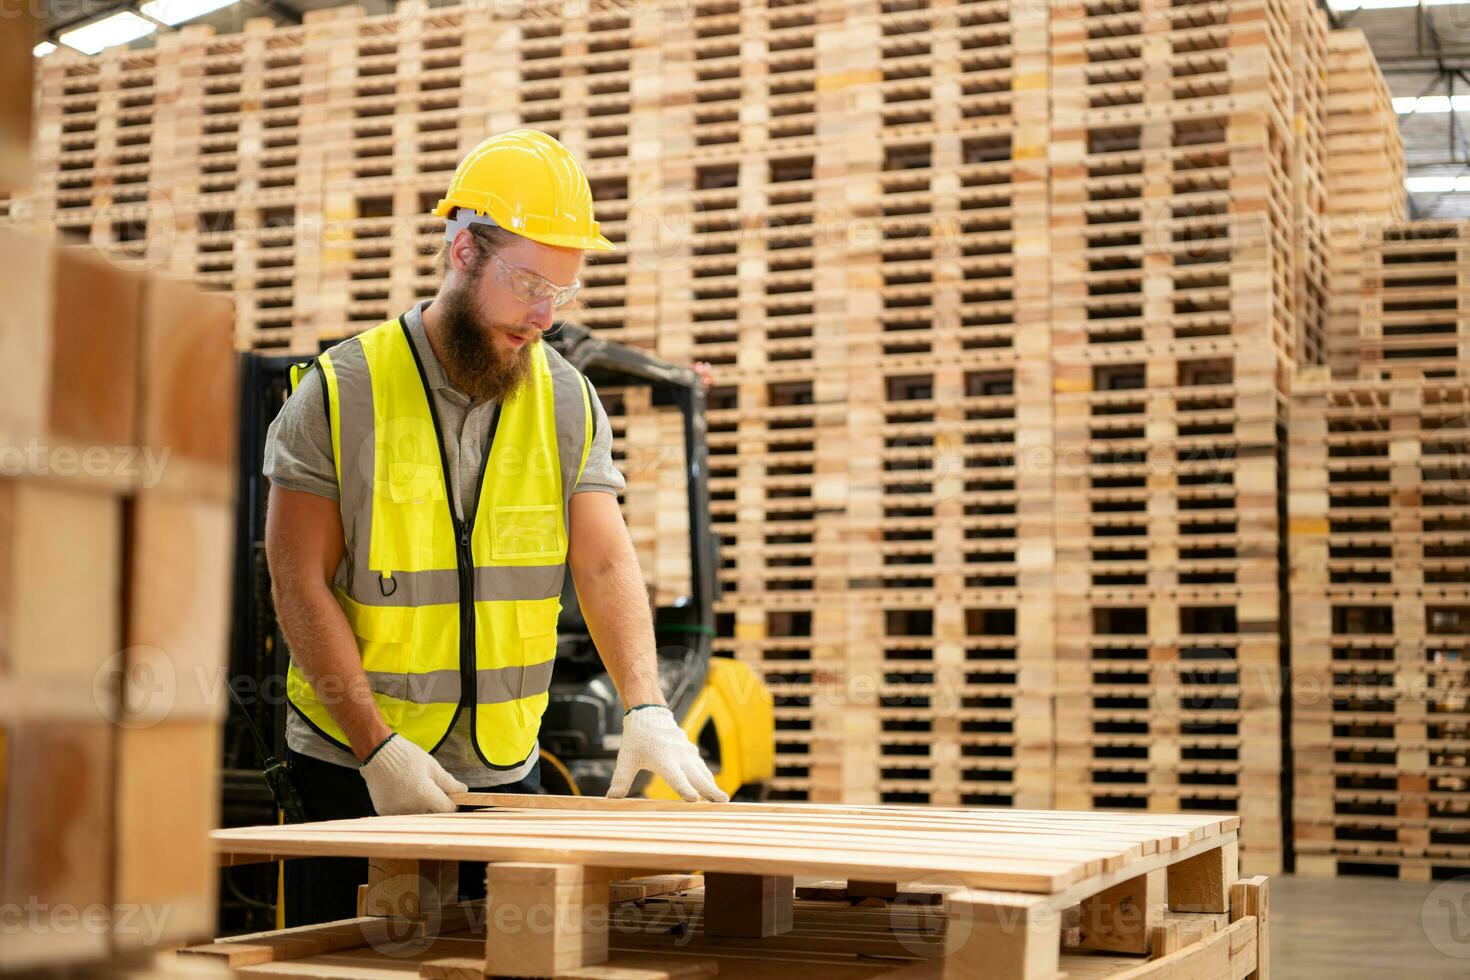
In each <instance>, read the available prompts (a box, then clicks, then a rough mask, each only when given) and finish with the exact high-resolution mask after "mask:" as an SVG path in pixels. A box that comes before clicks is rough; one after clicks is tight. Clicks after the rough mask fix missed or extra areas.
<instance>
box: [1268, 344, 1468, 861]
mask: <svg viewBox="0 0 1470 980" xmlns="http://www.w3.org/2000/svg"><path fill="white" fill-rule="evenodd" d="M1292 414H1293V418H1292V470H1291V514H1290V517H1291V536H1290V543H1291V550H1292V656H1293V661H1294V667H1293V673H1294V675H1295V677H1294V681H1293V684H1292V690H1291V692H1290V694H1291V704H1292V735H1293V738H1292V741H1293V745H1294V767H1295V770H1296V772H1295V794H1294V801H1293V815H1294V817H1293V818H1294V823H1295V839H1296V849H1297V870H1298V871H1299V872H1302V873H1306V874H1317V875H1332V874H1337V873H1349V874H1351V873H1365V872H1366V873H1372V874H1380V875H1382V874H1388V875H1391V876H1395V877H1399V878H1412V879H1418V880H1430V879H1438V878H1446V877H1451V876H1454V875H1460V874H1465V873H1466V872H1467V871H1470V838H1467V829H1470V784H1467V780H1466V757H1467V755H1470V702H1467V699H1466V696H1465V690H1466V683H1467V680H1470V675H1467V667H1466V660H1467V655H1470V489H1467V488H1470V384H1467V382H1466V381H1464V380H1463V379H1456V380H1425V379H1424V378H1423V377H1422V376H1420V374H1419V373H1418V372H1417V371H1413V370H1405V371H1404V372H1403V373H1402V374H1401V375H1399V376H1397V377H1394V378H1390V379H1388V380H1374V379H1366V378H1365V379H1361V380H1355V381H1347V380H1340V381H1329V380H1328V379H1327V378H1326V377H1325V376H1323V375H1322V374H1321V373H1320V372H1319V373H1317V374H1315V375H1312V376H1309V377H1304V378H1303V379H1302V380H1301V382H1300V384H1299V385H1298V389H1297V391H1296V393H1295V394H1294V396H1293V413H1292Z"/></svg>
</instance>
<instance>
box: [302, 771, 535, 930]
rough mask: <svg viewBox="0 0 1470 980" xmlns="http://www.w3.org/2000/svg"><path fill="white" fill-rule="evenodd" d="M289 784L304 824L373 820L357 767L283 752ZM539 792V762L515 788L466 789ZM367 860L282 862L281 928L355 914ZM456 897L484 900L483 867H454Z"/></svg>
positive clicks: (469, 863) (467, 863)
mask: <svg viewBox="0 0 1470 980" xmlns="http://www.w3.org/2000/svg"><path fill="white" fill-rule="evenodd" d="M286 759H287V760H288V763H289V766H290V769H291V779H292V781H293V782H294V783H295V784H296V791H297V792H298V793H299V794H300V795H301V803H302V806H303V807H304V808H305V810H306V819H307V820H350V819H353V818H356V817H371V816H376V814H375V813H374V812H373V801H372V799H371V798H370V797H369V796H368V790H367V783H365V782H363V778H362V774H361V773H359V772H358V771H357V769H356V768H349V767H347V766H339V765H336V764H334V763H331V762H323V761H321V760H320V759H313V758H311V757H310V756H306V755H300V754H299V753H296V752H292V751H291V750H290V749H287V750H286ZM540 788H541V763H540V762H539V761H538V762H537V763H536V764H535V765H534V766H532V767H531V771H530V772H529V773H527V774H526V778H524V779H522V780H521V781H520V782H517V783H507V784H505V785H503V786H490V787H487V788H484V789H474V788H473V787H472V788H471V791H472V792H475V793H535V792H537V791H538V790H539V789H540ZM367 880H368V862H367V858H298V859H296V860H293V861H287V862H286V885H285V891H284V893H283V895H282V898H283V899H284V901H285V902H286V925H287V926H304V925H310V924H312V923H315V922H334V921H336V920H337V919H350V918H352V917H354V916H356V915H357V886H358V885H365V884H367ZM459 894H460V897H461V898H463V899H470V898H483V897H484V896H485V863H484V862H483V861H465V862H462V863H461V864H460V866H459Z"/></svg>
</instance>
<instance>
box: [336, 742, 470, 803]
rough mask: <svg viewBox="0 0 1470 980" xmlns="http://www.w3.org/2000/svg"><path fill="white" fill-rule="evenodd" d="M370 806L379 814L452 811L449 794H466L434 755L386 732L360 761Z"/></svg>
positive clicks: (465, 790) (460, 783) (462, 784)
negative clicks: (377, 744) (370, 801)
mask: <svg viewBox="0 0 1470 980" xmlns="http://www.w3.org/2000/svg"><path fill="white" fill-rule="evenodd" d="M361 769H362V778H363V781H364V782H366V783H367V787H368V795H369V796H371V797H372V799H373V809H374V810H375V811H376V812H377V814H378V816H380V817H387V816H393V815H396V814H403V813H453V812H454V811H455V810H457V809H458V807H457V806H455V804H454V801H453V800H451V799H450V798H449V794H450V793H467V792H469V787H467V786H465V784H464V783H462V782H460V781H459V780H457V779H455V778H454V777H453V776H451V775H449V773H448V772H446V771H445V770H444V767H443V766H441V765H439V763H438V762H436V761H435V760H434V757H433V756H431V755H430V754H429V753H427V752H425V751H424V750H423V749H421V748H419V747H418V746H417V745H415V744H414V743H413V742H411V741H409V740H408V739H406V738H400V737H399V735H398V733H397V732H394V733H393V734H392V735H389V736H388V737H387V738H386V739H384V740H383V743H382V744H381V745H379V746H378V747H377V748H376V749H374V750H373V753H372V755H370V756H368V759H367V761H366V762H364V763H363V764H362V767H361Z"/></svg>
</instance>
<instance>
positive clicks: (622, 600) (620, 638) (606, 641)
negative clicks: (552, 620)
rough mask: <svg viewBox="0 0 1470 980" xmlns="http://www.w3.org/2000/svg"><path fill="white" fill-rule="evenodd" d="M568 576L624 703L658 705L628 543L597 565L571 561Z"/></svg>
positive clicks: (646, 620) (644, 612) (643, 594)
mask: <svg viewBox="0 0 1470 980" xmlns="http://www.w3.org/2000/svg"><path fill="white" fill-rule="evenodd" d="M572 578H573V581H575V583H576V585H577V600H578V602H580V603H581V606H582V616H583V617H584V618H585V619H586V620H587V628H588V630H589V632H590V633H591V634H592V642H593V643H595V644H597V651H598V653H600V654H601V655H602V662H603V664H604V665H605V666H606V667H607V672H608V674H609V675H611V676H612V679H613V683H614V684H616V685H617V688H618V694H619V695H620V696H621V697H622V699H623V704H624V706H625V707H629V708H631V707H633V706H634V705H636V704H663V703H664V697H663V694H662V693H661V692H660V691H659V686H658V657H657V656H656V654H655V653H654V639H653V617H652V615H650V613H649V610H648V590H647V588H646V587H645V586H644V584H643V574H642V572H641V571H639V569H638V557H637V555H636V554H635V553H634V552H633V546H632V542H628V545H627V548H626V550H621V549H620V550H619V552H618V553H617V554H615V555H613V556H611V557H609V558H608V560H607V561H605V562H603V563H602V564H600V565H597V566H594V567H591V568H588V567H580V568H579V567H578V566H577V565H576V564H575V563H574V564H573V565H572Z"/></svg>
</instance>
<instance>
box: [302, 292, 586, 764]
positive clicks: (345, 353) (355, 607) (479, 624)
mask: <svg viewBox="0 0 1470 980" xmlns="http://www.w3.org/2000/svg"><path fill="white" fill-rule="evenodd" d="M531 360H532V372H531V377H530V380H529V382H528V383H527V384H526V385H525V386H523V387H522V388H521V390H519V391H518V392H516V393H515V394H514V395H513V396H512V397H511V398H509V399H508V400H506V401H505V403H504V404H503V405H500V406H498V407H497V408H496V414H495V420H494V421H493V422H492V423H491V430H490V447H489V450H488V451H487V452H486V454H485V460H484V462H483V463H482V470H483V473H482V476H481V478H480V482H479V484H478V487H479V489H478V492H477V497H476V503H475V506H474V507H473V509H472V510H471V511H470V513H471V514H472V516H471V518H470V520H469V521H468V522H463V521H460V520H459V519H458V518H456V517H455V515H454V507H453V505H452V502H451V499H450V496H449V494H450V490H449V487H450V483H449V479H448V463H447V456H446V455H445V453H444V449H443V446H442V444H441V443H440V439H439V427H438V424H437V423H438V419H437V417H436V413H435V410H434V407H433V401H432V397H431V395H430V393H429V386H428V382H427V379H426V378H425V376H424V371H423V365H422V364H421V363H419V359H418V353H417V351H416V350H415V349H414V346H413V341H412V340H411V339H410V337H409V335H408V328H407V326H406V325H405V324H404V323H403V321H402V319H401V318H400V319H398V320H390V321H388V322H387V323H384V324H382V325H380V326H377V327H374V328H373V329H371V330H368V331H367V332H365V333H362V334H359V335H358V336H356V337H353V338H351V339H349V340H346V341H343V342H342V343H340V344H338V345H336V346H335V347H333V348H331V349H330V350H329V351H327V352H326V353H324V354H322V355H321V356H320V357H319V358H317V360H316V362H315V363H316V366H317V367H318V368H319V369H320V370H321V374H322V381H323V383H324V388H325V393H326V403H327V414H328V416H329V421H330V428H331V432H332V450H333V457H334V459H335V461H336V466H337V486H338V488H339V490H340V508H341V512H342V531H343V536H344V539H345V546H346V547H345V552H344V556H343V560H342V563H341V565H340V566H339V568H338V570H337V573H336V575H335V576H334V579H333V592H334V594H335V595H336V597H337V601H338V603H339V604H340V605H341V606H342V611H343V613H344V614H345V615H346V617H347V622H348V623H349V624H351V626H352V632H353V633H354V634H355V635H356V637H357V647H358V651H359V652H360V653H361V654H362V666H363V670H364V671H365V672H366V674H367V679H368V685H369V687H370V688H371V689H372V692H373V700H374V701H375V702H376V703H377V706H378V709H379V711H381V712H382V715H383V718H384V720H385V721H386V722H387V723H388V726H389V727H390V728H392V729H393V730H394V731H395V732H398V733H399V734H400V735H402V736H404V737H405V738H408V739H410V740H412V741H413V742H415V743H416V744H418V745H420V746H422V747H423V748H424V749H426V750H428V751H430V752H432V751H434V750H435V749H436V748H438V746H439V745H440V743H442V742H443V741H444V739H445V738H446V737H447V736H448V734H449V731H450V729H451V728H452V727H453V726H454V723H455V720H456V719H457V718H458V717H459V714H460V712H461V711H466V710H467V711H470V712H472V714H473V717H474V734H475V737H474V745H475V751H476V753H478V755H479V757H480V761H481V762H483V763H484V764H485V765H487V766H489V767H491V768H493V769H513V768H516V767H517V766H519V765H521V764H522V763H524V762H525V760H526V759H527V758H528V757H529V756H530V754H531V752H532V751H533V750H534V749H535V746H536V734H537V732H538V731H539V730H540V727H541V714H542V712H543V711H544V710H545V708H546V700H547V690H548V688H549V687H550V685H551V671H552V664H553V662H554V660H555V658H556V621H557V614H558V613H559V612H560V611H561V599H560V597H561V588H562V581H563V577H564V576H565V574H566V556H567V526H568V523H569V520H568V513H569V512H568V507H569V504H570V501H571V496H572V490H573V489H574V488H575V487H576V485H577V481H578V479H579V478H580V477H581V473H582V468H583V467H584V466H585V465H586V463H587V453H588V451H589V450H590V448H591V445H592V402H591V395H590V392H589V390H588V387H587V383H586V381H585V379H584V378H583V377H582V375H581V374H580V372H578V371H577V369H576V368H574V367H572V366H571V365H570V364H568V363H567V362H566V360H565V358H563V357H562V356H561V355H560V354H558V353H557V352H556V351H554V350H552V349H550V348H549V347H548V346H547V345H546V344H544V343H538V344H536V345H534V346H533V347H532V349H531ZM310 367H311V365H310V364H309V363H308V364H306V365H299V366H298V367H297V368H295V369H293V371H292V378H291V380H292V388H293V390H294V388H295V386H296V384H297V383H298V382H299V380H300V378H301V377H302V376H303V374H304V370H306V369H309V368H310ZM286 692H287V696H288V698H289V702H290V705H291V707H292V709H294V710H295V711H296V712H297V713H298V714H299V715H300V716H301V717H302V718H304V719H305V720H306V722H307V723H308V724H309V725H310V726H311V727H312V728H313V729H314V730H316V731H317V732H318V733H319V734H320V735H322V736H324V737H325V738H327V739H330V740H331V741H333V742H335V743H337V744H338V745H340V746H341V747H343V748H346V747H347V744H346V743H347V737H346V735H345V734H344V733H343V731H342V729H341V728H340V727H339V726H338V725H337V723H336V722H335V721H333V720H332V716H331V714H330V713H329V712H328V710H327V704H328V703H329V702H330V699H331V698H332V697H333V696H336V697H341V696H342V692H340V691H337V692H332V691H327V690H323V691H320V692H318V691H316V690H314V689H313V687H312V685H311V684H310V682H308V681H307V679H306V676H305V674H303V673H302V671H301V669H300V668H299V667H298V666H297V665H296V663H295V660H294V659H293V660H292V663H291V667H290V670H289V672H288V673H287V677H286Z"/></svg>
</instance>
